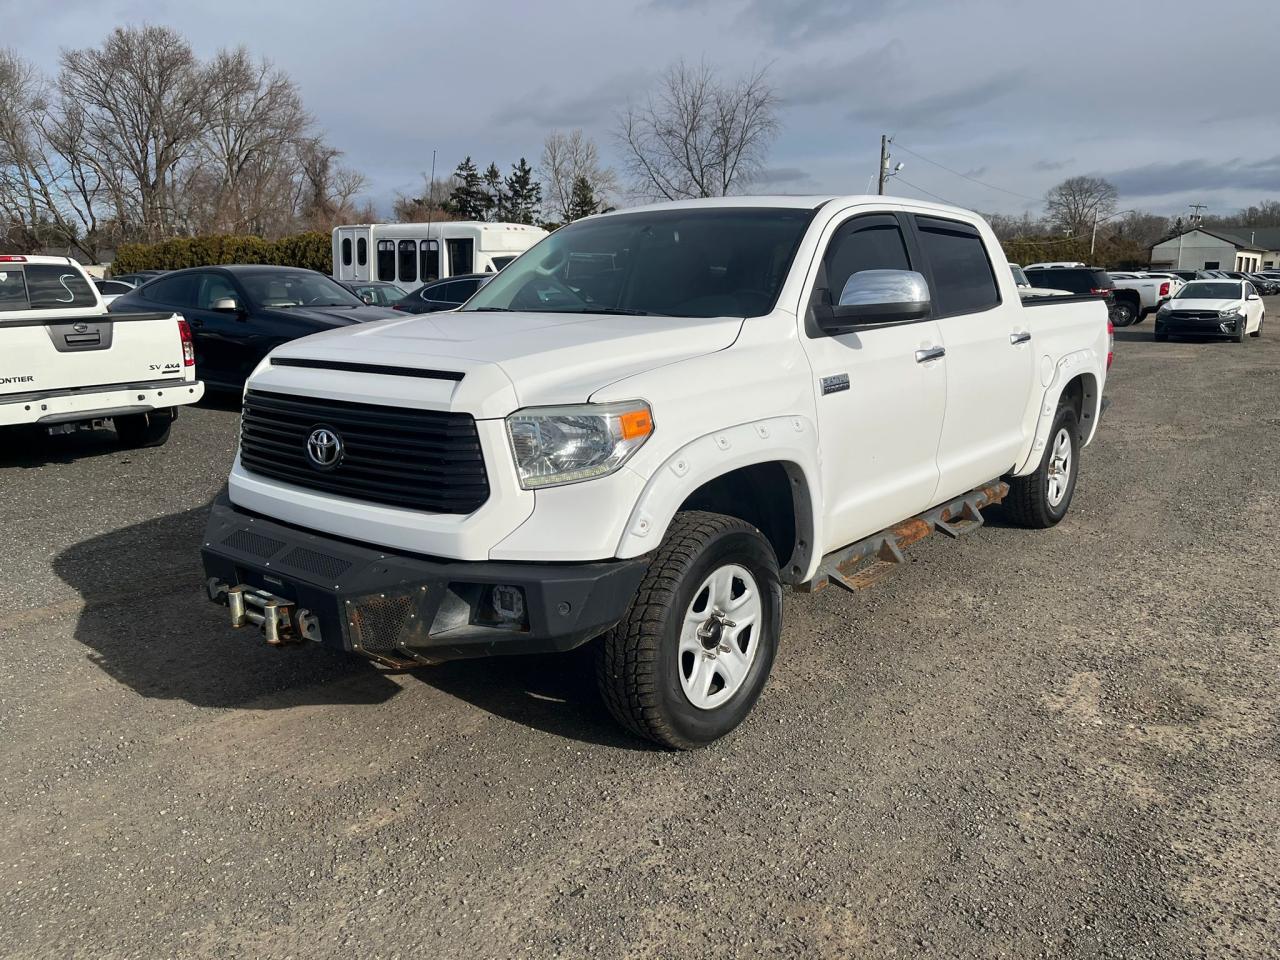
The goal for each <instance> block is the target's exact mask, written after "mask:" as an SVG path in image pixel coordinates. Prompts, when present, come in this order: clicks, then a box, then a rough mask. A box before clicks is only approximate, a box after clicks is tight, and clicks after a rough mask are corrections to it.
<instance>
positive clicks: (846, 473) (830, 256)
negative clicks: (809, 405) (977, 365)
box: [801, 213, 947, 553]
mask: <svg viewBox="0 0 1280 960" xmlns="http://www.w3.org/2000/svg"><path fill="white" fill-rule="evenodd" d="M824 240H825V250H824V253H823V255H822V260H821V261H820V263H819V265H818V267H817V269H816V271H815V274H814V275H815V279H814V281H813V285H812V287H811V289H810V293H809V298H808V299H807V301H806V303H807V304H808V309H807V310H806V316H805V318H804V321H803V322H804V329H802V330H801V343H802V344H803V347H804V350H805V353H806V354H808V357H809V363H810V365H811V366H812V368H813V378H814V379H813V389H814V402H815V404H816V407H817V420H818V446H819V452H820V455H821V458H822V490H823V498H824V501H825V504H826V514H827V516H826V523H825V525H824V530H825V537H826V541H827V542H826V543H824V544H823V552H824V553H825V552H829V551H831V550H835V549H838V548H839V547H842V546H845V545H846V544H849V543H852V542H854V541H856V540H860V539H861V538H863V537H865V536H868V535H870V534H872V533H875V532H877V531H879V530H882V529H884V528H885V527H888V526H891V525H892V524H894V523H897V522H898V521H900V520H905V519H906V518H908V517H910V516H912V515H913V514H916V513H919V512H920V511H922V510H925V509H927V508H928V507H929V506H930V503H931V501H932V498H933V494H934V491H935V490H936V488H937V486H938V463H937V453H938V438H939V436H940V435H941V433H942V423H943V414H944V412H945V408H946V396H947V380H946V376H947V374H946V367H945V357H944V356H942V355H940V354H939V353H938V351H939V350H940V349H941V346H942V341H941V335H940V333H939V331H938V324H937V323H936V322H935V321H934V320H932V319H923V320H915V321H910V322H905V323H895V324H883V325H876V324H866V325H863V326H861V327H859V328H855V329H854V330H851V331H850V332H848V333H841V334H838V335H835V336H830V335H827V334H825V333H823V332H822V331H821V330H820V329H819V328H818V326H817V323H816V320H815V318H814V316H813V311H812V307H813V305H815V304H822V303H827V304H830V303H833V302H834V299H833V291H834V296H835V297H838V296H839V293H840V291H841V290H843V289H844V287H845V284H846V283H847V282H848V279H849V277H850V276H852V275H853V274H854V273H857V272H859V271H862V270H884V269H887V270H919V266H917V265H916V264H914V263H913V262H912V259H911V256H910V254H909V253H908V247H907V242H906V235H905V232H904V231H903V229H902V225H901V224H900V223H899V221H898V218H897V217H896V216H894V215H893V214H888V213H872V214H861V215H855V216H852V217H849V218H847V219H845V220H843V221H837V222H836V223H834V224H833V225H832V226H829V227H828V228H827V231H826V233H825V235H824Z"/></svg>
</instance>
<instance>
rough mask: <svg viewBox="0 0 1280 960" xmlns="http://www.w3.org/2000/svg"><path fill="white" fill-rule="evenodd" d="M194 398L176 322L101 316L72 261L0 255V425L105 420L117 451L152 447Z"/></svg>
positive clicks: (184, 338) (182, 326)
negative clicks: (120, 447)
mask: <svg viewBox="0 0 1280 960" xmlns="http://www.w3.org/2000/svg"><path fill="white" fill-rule="evenodd" d="M203 394H204V385H203V384H202V383H200V382H199V381H198V380H196V379H195V355H194V354H193V353H192V346H191V331H190V330H188V329H187V324H186V321H185V320H183V319H182V318H181V317H179V316H177V315H175V314H172V313H167V312H166V313H113V314H108V313H107V308H106V305H105V304H104V303H103V302H102V296H101V294H99V292H98V289H97V287H95V286H94V284H93V282H92V280H91V279H90V278H89V276H88V275H87V274H86V273H85V271H84V268H83V267H81V266H80V264H78V263H76V261H74V260H71V259H69V258H67V257H45V256H17V255H10V254H6V255H0V428H4V427H32V426H34V427H38V428H43V429H45V430H47V431H48V432H50V433H69V432H71V431H74V430H77V429H80V428H81V427H95V426H103V425H105V424H106V423H108V422H110V423H111V424H112V425H113V426H114V427H115V430H116V433H117V435H118V436H119V438H120V441H121V443H123V444H124V445H126V446H129V447H154V446H159V445H160V444H162V443H164V442H165V441H166V440H167V439H168V437H169V429H170V427H171V426H172V424H173V420H174V418H175V417H176V416H177V408H178V407H179V406H182V405H184V404H188V403H195V402H196V401H197V400H199V399H200V397H201V396H202V395H203Z"/></svg>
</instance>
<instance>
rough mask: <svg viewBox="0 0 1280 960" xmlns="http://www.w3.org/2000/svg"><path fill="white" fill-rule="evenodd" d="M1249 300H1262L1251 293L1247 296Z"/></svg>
mask: <svg viewBox="0 0 1280 960" xmlns="http://www.w3.org/2000/svg"><path fill="white" fill-rule="evenodd" d="M1249 299H1250V300H1261V299H1262V298H1261V297H1259V296H1258V295H1257V294H1256V293H1251V294H1249Z"/></svg>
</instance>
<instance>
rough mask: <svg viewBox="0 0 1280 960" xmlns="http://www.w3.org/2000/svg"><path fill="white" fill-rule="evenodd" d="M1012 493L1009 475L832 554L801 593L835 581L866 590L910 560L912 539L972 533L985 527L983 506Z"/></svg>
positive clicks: (804, 585) (849, 587)
mask: <svg viewBox="0 0 1280 960" xmlns="http://www.w3.org/2000/svg"><path fill="white" fill-rule="evenodd" d="M1008 494H1009V485H1008V484H1007V483H1005V482H1004V481H1003V480H994V481H992V482H991V483H988V484H986V485H985V486H982V487H978V488H977V489H976V490H970V491H969V492H968V493H966V494H964V496H960V497H956V498H955V499H954V500H948V501H947V502H946V503H944V504H941V505H939V506H936V507H934V508H933V509H932V510H926V511H925V512H924V513H920V514H917V515H916V516H914V517H912V518H911V519H910V520H904V521H902V523H899V524H895V525H894V526H892V527H890V528H889V529H887V530H881V531H880V532H879V533H874V534H872V535H871V536H869V537H867V538H866V539H864V540H859V541H858V542H857V543H854V544H850V545H849V546H847V547H844V548H843V549H840V550H836V551H834V552H833V553H829V554H827V555H826V556H825V557H823V558H822V563H821V564H819V566H818V573H817V575H815V576H814V578H813V579H812V580H810V581H809V582H808V583H803V584H800V585H799V586H797V587H796V589H797V590H798V591H800V592H801V593H816V592H817V591H819V590H821V589H822V588H823V587H826V586H827V585H828V584H832V583H835V584H837V585H839V586H841V587H844V588H845V589H847V590H865V589H867V587H872V586H875V585H876V584H877V583H879V582H880V581H881V580H883V579H885V578H886V577H887V576H889V574H891V573H893V572H894V571H895V570H897V569H898V567H900V566H901V565H902V564H903V563H904V562H905V561H906V559H907V558H906V556H905V555H904V554H903V552H902V551H903V550H904V549H906V548H907V547H909V546H911V544H913V543H917V542H919V541H920V540H923V539H924V538H925V537H927V536H929V534H931V533H933V532H935V531H937V532H938V533H941V534H945V535H946V536H948V537H951V538H952V539H953V540H954V539H956V538H958V537H962V536H964V535H965V534H966V533H972V532H973V531H974V530H977V529H978V528H979V527H980V526H982V523H983V520H982V510H983V508H985V507H989V506H991V505H992V504H993V503H999V502H1000V501H1001V500H1003V499H1004V498H1005V497H1006V496H1008Z"/></svg>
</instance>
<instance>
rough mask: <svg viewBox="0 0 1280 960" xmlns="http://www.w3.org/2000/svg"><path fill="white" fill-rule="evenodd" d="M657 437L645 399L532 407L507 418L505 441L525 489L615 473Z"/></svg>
mask: <svg viewBox="0 0 1280 960" xmlns="http://www.w3.org/2000/svg"><path fill="white" fill-rule="evenodd" d="M651 433H653V414H652V412H651V411H650V410H649V405H648V404H647V403H645V402H644V401H643V400H627V401H623V402H620V403H584V404H580V405H577V406H572V407H530V408H529V409H528V410H517V411H516V412H515V413H513V414H511V416H509V417H507V437H508V438H509V439H510V441H511V453H512V455H513V456H514V457H515V461H516V472H517V473H518V474H519V475H520V486H522V487H524V489H526V490H533V489H536V488H538V487H554V486H559V485H560V484H563V483H577V482H578V481H580V480H591V479H593V478H595V477H603V476H607V475H608V474H611V473H613V472H614V471H615V470H617V469H618V468H619V467H620V466H622V465H623V464H624V463H626V462H627V460H628V459H630V457H631V455H632V454H633V453H635V452H636V451H637V450H639V449H640V447H641V446H642V445H643V444H644V442H645V441H646V440H647V439H649V435H650V434H651Z"/></svg>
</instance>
